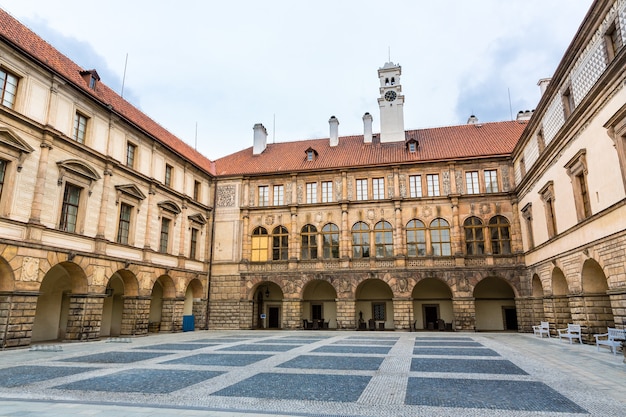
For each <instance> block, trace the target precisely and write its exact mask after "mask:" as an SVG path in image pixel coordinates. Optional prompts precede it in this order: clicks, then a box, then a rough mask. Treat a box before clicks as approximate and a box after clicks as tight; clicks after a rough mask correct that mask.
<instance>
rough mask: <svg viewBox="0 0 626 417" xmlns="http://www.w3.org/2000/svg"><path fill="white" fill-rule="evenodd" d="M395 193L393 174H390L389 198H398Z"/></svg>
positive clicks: (388, 178) (388, 177)
mask: <svg viewBox="0 0 626 417" xmlns="http://www.w3.org/2000/svg"><path fill="white" fill-rule="evenodd" d="M393 192H394V190H393V174H390V175H387V198H393V197H396V196H395V195H394V194H393Z"/></svg>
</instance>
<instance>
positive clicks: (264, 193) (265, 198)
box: [259, 185, 270, 207]
mask: <svg viewBox="0 0 626 417" xmlns="http://www.w3.org/2000/svg"><path fill="white" fill-rule="evenodd" d="M269 204H270V191H269V187H268V186H267V185H260V186H259V206H260V207H265V206H269Z"/></svg>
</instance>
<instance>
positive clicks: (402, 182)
mask: <svg viewBox="0 0 626 417" xmlns="http://www.w3.org/2000/svg"><path fill="white" fill-rule="evenodd" d="M400 197H402V198H406V175H404V174H402V175H400Z"/></svg>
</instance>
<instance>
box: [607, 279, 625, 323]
mask: <svg viewBox="0 0 626 417" xmlns="http://www.w3.org/2000/svg"><path fill="white" fill-rule="evenodd" d="M607 294H608V296H609V299H610V300H611V308H612V310H613V321H614V322H615V327H617V328H619V329H625V328H626V288H624V287H622V288H621V289H615V290H609V291H608V292H607Z"/></svg>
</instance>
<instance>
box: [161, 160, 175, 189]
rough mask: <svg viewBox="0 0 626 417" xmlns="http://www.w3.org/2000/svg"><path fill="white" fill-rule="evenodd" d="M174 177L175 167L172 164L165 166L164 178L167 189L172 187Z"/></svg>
mask: <svg viewBox="0 0 626 417" xmlns="http://www.w3.org/2000/svg"><path fill="white" fill-rule="evenodd" d="M173 177H174V167H173V166H172V165H170V164H165V174H164V176H163V184H165V186H166V187H172V180H173Z"/></svg>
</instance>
